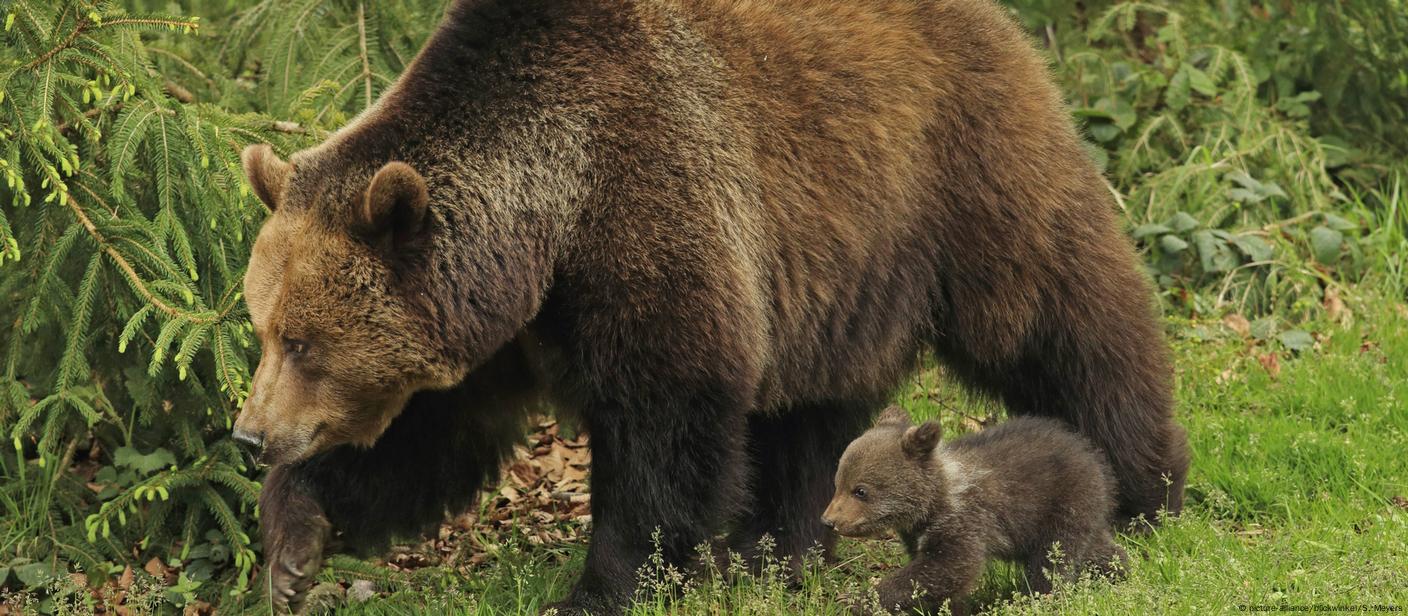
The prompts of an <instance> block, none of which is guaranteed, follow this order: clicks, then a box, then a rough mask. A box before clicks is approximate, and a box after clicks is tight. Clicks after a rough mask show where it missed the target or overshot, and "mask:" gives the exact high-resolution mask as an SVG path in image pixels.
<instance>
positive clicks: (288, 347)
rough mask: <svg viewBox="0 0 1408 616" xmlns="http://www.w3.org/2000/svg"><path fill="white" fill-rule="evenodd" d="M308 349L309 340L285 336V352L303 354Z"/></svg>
mask: <svg viewBox="0 0 1408 616" xmlns="http://www.w3.org/2000/svg"><path fill="white" fill-rule="evenodd" d="M307 351H308V341H306V340H299V339H297V338H284V352H285V353H288V354H289V355H302V354H304V353H305V352H307Z"/></svg>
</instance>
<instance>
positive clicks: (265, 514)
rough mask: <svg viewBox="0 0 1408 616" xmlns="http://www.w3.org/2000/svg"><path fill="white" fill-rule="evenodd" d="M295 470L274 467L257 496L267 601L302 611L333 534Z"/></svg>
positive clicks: (277, 606)
mask: <svg viewBox="0 0 1408 616" xmlns="http://www.w3.org/2000/svg"><path fill="white" fill-rule="evenodd" d="M297 470H298V467H297V466H276V467H274V468H273V469H272V470H270V471H269V476H268V477H267V478H266V479H265V480H264V488H263V490H262V491H261V492H260V493H259V510H260V524H259V526H260V535H261V537H262V539H263V544H264V562H265V566H266V567H267V568H268V575H269V602H270V603H271V604H273V606H274V607H275V609H278V610H288V611H291V612H298V611H299V610H300V609H302V607H303V599H304V597H305V596H306V595H307V593H308V589H309V588H312V586H313V579H314V576H315V575H316V574H317V573H318V570H319V569H321V568H322V566H323V549H324V548H325V547H326V546H327V541H328V538H329V537H330V536H331V534H332V525H331V524H330V523H329V522H328V518H327V516H326V515H325V514H324V512H323V508H322V506H320V505H319V504H318V502H317V501H316V500H314V499H313V496H312V494H311V493H310V491H309V489H308V486H307V485H306V484H305V483H304V482H303V481H302V480H300V478H299V477H298V472H297Z"/></svg>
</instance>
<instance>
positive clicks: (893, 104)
mask: <svg viewBox="0 0 1408 616" xmlns="http://www.w3.org/2000/svg"><path fill="white" fill-rule="evenodd" d="M244 161H245V167H246V171H247V174H248V176H249V180H250V183H251V184H252V186H253V187H254V189H255V191H256V192H257V194H258V195H259V197H260V199H262V200H263V201H264V202H265V203H266V204H268V206H269V207H270V209H271V210H273V214H272V216H270V218H269V220H268V222H267V223H265V225H264V228H263V229H262V231H261V232H260V234H259V238H258V240H257V241H256V243H255V246H254V252H253V256H252V257H251V259H250V264H249V271H248V274H247V278H246V297H247V301H248V304H249V310H250V315H251V317H252V319H253V321H254V324H255V326H256V331H257V333H258V336H259V338H260V340H261V342H262V347H263V357H262V359H261V361H260V364H259V368H258V371H257V373H256V375H255V379H254V387H253V390H252V392H251V395H250V398H249V402H248V404H247V405H246V407H245V409H244V412H243V413H242V414H241V416H240V418H239V422H238V424H237V426H236V437H237V438H240V439H241V440H244V441H247V442H251V443H255V444H259V445H262V447H263V451H264V459H265V461H266V462H268V463H270V464H272V465H273V469H272V471H271V472H270V475H269V478H268V480H267V482H266V483H265V486H264V494H263V496H262V498H261V501H262V511H263V520H262V522H263V532H264V549H265V554H266V557H267V558H268V559H269V562H270V565H271V572H272V574H273V576H274V584H275V588H276V589H277V590H278V593H277V597H278V599H279V600H280V601H283V600H288V601H290V602H292V603H294V604H296V603H297V602H298V599H299V597H300V596H301V594H302V592H303V590H305V589H306V588H307V585H308V583H309V580H310V578H311V575H312V574H313V572H314V571H315V570H316V569H317V567H318V565H319V563H320V559H321V554H322V551H323V548H324V544H325V542H326V540H327V538H328V536H329V529H330V528H331V529H336V530H337V531H339V532H340V533H341V535H342V538H343V539H344V540H345V541H346V542H347V543H348V544H349V545H352V546H354V547H356V546H361V547H368V546H377V545H380V544H382V543H384V541H385V540H386V539H387V538H388V536H389V535H391V534H395V533H407V532H414V531H417V530H420V529H421V528H423V527H424V526H426V525H427V524H429V523H432V522H434V521H436V520H438V519H439V518H440V517H441V515H443V513H444V511H445V509H446V508H454V507H458V506H462V505H464V504H465V503H466V502H468V501H469V500H470V499H471V498H472V497H473V494H474V491H475V489H476V488H477V487H478V486H479V485H481V483H482V482H483V481H485V479H486V478H488V477H491V476H493V474H494V473H495V471H496V468H497V463H498V461H499V459H500V457H501V455H502V454H503V453H504V452H505V451H506V449H507V448H508V447H509V446H510V445H511V444H512V443H513V442H514V441H515V440H516V439H517V438H519V437H520V436H519V435H520V434H521V432H519V425H518V424H519V421H520V418H521V417H522V408H523V405H524V401H525V400H528V399H530V398H531V397H532V396H534V395H536V394H538V393H545V394H546V395H547V396H549V397H550V398H551V399H552V400H553V402H554V403H555V405H557V406H558V407H559V408H570V409H572V410H573V411H575V413H576V414H578V416H580V418H581V420H582V423H583V425H584V427H585V428H586V429H587V430H588V431H589V432H590V434H591V442H592V447H593V460H594V466H593V469H592V470H593V475H592V492H593V503H592V506H593V517H594V520H595V528H594V530H593V538H592V543H591V547H590V548H589V550H588V553H587V562H586V570H585V572H584V573H583V575H582V578H581V580H580V581H579V582H578V583H577V585H576V587H575V588H574V589H573V591H572V592H571V594H570V595H569V596H568V597H567V599H566V601H565V602H564V603H563V604H562V605H561V606H560V607H562V608H564V609H565V610H566V611H568V612H574V611H581V610H583V609H589V610H591V611H594V612H595V613H613V612H616V611H619V610H620V609H621V608H622V607H623V605H624V604H625V602H626V600H627V599H628V597H629V594H630V591H631V589H632V587H633V585H634V583H635V571H636V568H637V566H638V565H640V564H641V563H642V562H643V560H644V558H645V557H646V556H647V554H648V553H649V552H651V550H652V546H651V535H652V532H653V531H654V530H655V529H657V528H658V529H659V530H660V531H661V535H660V536H661V539H662V545H661V547H662V549H663V550H664V552H665V555H666V556H667V557H668V558H669V559H671V560H672V561H674V562H679V561H682V560H685V559H687V558H688V557H689V556H690V555H691V554H693V549H694V547H695V546H696V545H697V544H700V543H703V542H705V541H707V540H709V538H710V537H711V535H712V534H713V533H714V532H715V531H718V530H725V529H726V530H728V531H729V538H730V540H731V542H732V544H733V545H734V546H736V547H739V548H742V549H745V550H746V549H747V548H748V547H749V546H753V545H754V544H755V542H756V540H757V539H758V538H759V537H760V536H761V535H763V534H764V533H769V534H771V535H772V536H773V537H774V538H775V539H776V542H777V546H778V551H779V552H780V553H781V554H782V555H784V556H791V557H798V556H800V555H801V554H802V552H803V551H804V550H806V549H807V548H809V547H810V546H812V545H814V544H817V543H822V544H823V545H825V544H827V543H828V542H829V541H830V537H829V534H828V533H827V532H825V530H824V528H823V527H822V525H821V522H820V513H821V510H822V508H823V507H824V506H825V505H826V502H827V499H828V497H829V496H830V494H831V485H830V484H831V480H832V475H833V473H834V471H835V465H836V460H837V457H838V455H839V454H840V452H841V451H842V449H843V448H844V447H845V445H846V443H848V442H849V441H850V440H851V439H852V438H854V437H855V436H856V435H857V434H859V433H860V432H861V431H862V430H863V429H864V428H865V427H866V426H867V425H868V423H869V418H870V416H871V414H872V413H873V412H874V411H876V410H878V409H879V408H880V407H881V406H883V402H884V401H885V400H886V399H887V398H888V397H889V394H890V393H891V392H892V391H893V389H894V387H895V386H896V385H897V384H898V383H900V382H901V381H902V379H903V378H904V377H905V375H906V374H908V373H909V372H910V370H911V369H912V368H913V367H914V365H915V363H916V358H917V357H918V356H919V354H920V352H921V350H922V349H924V348H926V347H927V348H929V349H932V350H933V351H934V352H935V353H936V354H937V355H938V357H940V358H941V359H942V360H943V361H944V362H945V363H946V364H947V365H948V366H949V367H950V368H951V369H952V371H953V372H954V373H956V374H957V375H959V376H960V377H961V378H963V379H965V380H966V381H967V382H968V383H970V384H972V385H973V386H974V387H976V388H978V389H981V390H983V391H986V392H990V393H992V394H993V395H995V396H997V397H999V398H1000V399H1002V400H1003V401H1004V402H1005V403H1006V405H1007V407H1008V409H1009V411H1010V412H1012V413H1017V414H1036V415H1048V416H1054V417H1059V418H1062V419H1064V420H1066V421H1068V422H1070V424H1072V425H1073V426H1075V427H1076V428H1077V429H1079V430H1080V431H1081V432H1083V433H1084V434H1085V435H1087V436H1088V437H1090V438H1091V440H1092V441H1093V442H1095V443H1096V444H1098V445H1099V446H1101V447H1102V449H1103V450H1104V452H1105V453H1106V455H1108V456H1109V458H1110V462H1111V465H1112V467H1113V468H1114V470H1115V472H1116V474H1117V476H1118V480H1119V492H1120V494H1119V496H1120V503H1121V507H1122V511H1123V513H1124V514H1126V515H1137V514H1145V515H1147V516H1153V514H1154V513H1155V512H1156V511H1157V510H1158V509H1159V508H1160V507H1167V508H1168V509H1169V510H1173V511H1176V510H1178V509H1179V507H1180V505H1181V500H1182V492H1183V479H1184V474H1185V472H1186V468H1187V454H1186V450H1185V448H1186V443H1185V436H1184V433H1183V430H1182V429H1180V428H1179V427H1178V426H1177V425H1176V424H1175V423H1174V422H1173V420H1172V416H1171V407H1172V403H1171V399H1170V393H1169V375H1170V368H1169V363H1168V359H1167V357H1166V352H1165V349H1164V344H1163V342H1162V338H1161V333H1160V329H1159V327H1158V324H1157V322H1156V320H1155V318H1154V312H1153V308H1152V303H1151V297H1150V292H1149V288H1148V286H1147V284H1146V282H1145V280H1144V278H1143V277H1142V275H1141V274H1140V272H1139V271H1138V267H1137V266H1136V260H1135V256H1134V253H1133V251H1132V250H1131V248H1130V245H1129V243H1128V241H1127V240H1126V239H1125V238H1124V237H1122V235H1121V233H1120V230H1119V225H1118V224H1117V222H1116V216H1115V210H1114V205H1113V203H1112V200H1111V197H1110V195H1109V193H1108V192H1107V189H1106V187H1105V185H1104V183H1103V182H1102V180H1101V178H1100V175H1099V173H1098V171H1097V170H1096V168H1095V166H1094V165H1093V164H1092V163H1091V162H1090V160H1089V159H1088V158H1087V156H1086V153H1085V150H1084V149H1083V148H1082V145H1081V142H1080V140H1079V138H1078V137H1077V135H1076V133H1075V131H1074V130H1073V128H1072V124H1071V121H1070V119H1069V116H1068V113H1067V111H1066V109H1065V108H1064V107H1063V105H1062V102H1061V100H1060V97H1059V96H1058V93H1057V91H1056V90H1055V88H1054V87H1053V86H1052V84H1051V81H1050V79H1049V77H1048V76H1047V74H1046V70H1045V67H1044V66H1043V64H1042V61H1041V60H1040V58H1039V57H1038V56H1037V54H1036V53H1034V51H1033V50H1032V49H1031V47H1030V45H1029V43H1028V41H1027V40H1026V39H1025V37H1024V36H1023V34H1022V32H1021V31H1020V30H1019V28H1018V27H1017V26H1015V25H1014V24H1013V23H1012V22H1011V21H1010V20H1009V19H1008V18H1007V16H1005V15H1004V14H1003V12H1002V10H1001V9H1000V8H999V7H998V6H997V5H995V4H994V3H992V2H991V1H989V0H931V1H919V0H826V1H818V0H773V1H771V2H762V1H750V0H460V1H459V2H456V3H455V4H454V6H453V7H452V8H451V9H450V10H449V12H448V14H447V16H446V17H445V19H444V22H443V24H442V25H441V26H440V28H439V29H438V31H437V32H436V33H435V34H434V35H433V37H432V38H431V39H430V41H429V42H428V43H427V44H426V46H425V48H424V50H422V51H421V53H420V55H419V56H418V57H417V58H416V60H415V61H414V62H413V63H412V65H411V67H410V68H409V69H408V70H407V71H406V73H405V74H404V75H402V76H401V77H400V79H399V80H398V81H397V82H396V84H395V85H394V86H393V87H392V88H391V89H390V90H389V91H388V92H387V93H386V94H385V95H384V96H383V97H382V98H381V100H380V101H378V102H377V104H376V105H374V106H373V107H372V108H371V109H368V110H367V111H366V112H365V113H364V114H363V115H362V116H360V117H359V118H357V119H356V120H355V121H354V122H352V123H351V124H350V125H349V126H348V127H346V128H344V129H343V130H341V131H339V132H338V133H336V134H335V135H334V136H333V137H332V138H330V139H329V140H328V141H327V142H326V143H324V144H322V145H320V146H318V147H316V148H313V149H311V150H307V151H303V152H299V153H297V154H294V155H293V156H292V157H291V159H290V161H289V162H284V161H282V160H279V159H278V158H277V157H276V156H275V155H274V154H273V153H272V152H271V151H270V150H269V149H268V148H267V147H262V146H259V147H252V148H250V149H248V150H247V151H246V152H245V157H244Z"/></svg>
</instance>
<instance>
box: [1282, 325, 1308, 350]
mask: <svg viewBox="0 0 1408 616" xmlns="http://www.w3.org/2000/svg"><path fill="white" fill-rule="evenodd" d="M1276 339H1277V340H1280V341H1281V344H1282V345H1283V346H1285V347H1286V348H1287V349H1290V350H1292V351H1295V352H1297V353H1300V352H1303V351H1309V350H1310V349H1313V348H1315V338H1314V337H1312V336H1311V335H1310V334H1308V333H1306V332H1303V331H1301V330H1298V329H1293V330H1290V331H1285V332H1281V335H1279V336H1277V337H1276Z"/></svg>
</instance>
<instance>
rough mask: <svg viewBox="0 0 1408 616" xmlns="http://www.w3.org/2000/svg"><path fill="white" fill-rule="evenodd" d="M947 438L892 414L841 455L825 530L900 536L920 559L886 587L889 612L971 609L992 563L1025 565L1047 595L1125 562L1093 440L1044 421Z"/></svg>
mask: <svg viewBox="0 0 1408 616" xmlns="http://www.w3.org/2000/svg"><path fill="white" fill-rule="evenodd" d="M900 413H903V411H900ZM940 431H941V430H940V428H939V424H938V423H937V422H933V421H930V422H926V423H923V424H920V425H918V426H914V425H910V423H909V420H908V417H886V418H884V419H882V421H881V422H880V423H879V424H877V425H876V427H875V428H873V429H871V430H869V431H867V432H866V433H865V434H863V435H861V437H860V438H858V439H856V440H855V442H853V443H851V445H850V446H849V447H847V448H846V453H845V454H844V455H842V456H841V463H840V467H839V468H838V469H837V471H836V493H835V495H834V496H833V497H832V499H831V503H830V504H829V505H828V506H827V508H826V512H825V513H824V514H823V518H824V520H825V522H826V524H827V525H828V526H832V527H833V528H835V529H836V531H837V532H839V533H841V534H842V535H846V536H852V537H864V536H872V535H875V534H878V533H879V532H881V531H885V530H893V531H896V532H898V533H899V535H900V538H901V539H902V540H903V541H904V544H905V549H906V550H907V551H908V552H909V556H910V563H909V564H908V565H907V566H905V567H903V568H901V569H900V570H898V571H896V572H895V573H893V574H891V575H890V576H888V577H887V578H885V579H884V580H883V581H881V582H880V586H879V589H878V591H879V596H880V605H881V607H883V608H884V609H887V610H892V611H895V612H902V613H910V612H912V611H914V610H915V609H923V610H933V609H937V608H939V607H940V606H942V605H943V604H944V603H945V602H950V608H951V609H952V610H953V612H954V613H963V612H965V611H966V610H967V608H968V607H969V606H968V605H967V603H966V599H967V595H968V593H970V592H971V591H972V590H973V588H974V586H975V585H976V584H977V581H978V579H979V578H980V577H981V576H982V573H983V567H984V565H985V564H986V563H987V561H988V559H990V558H1000V559H1004V560H1011V561H1016V562H1019V563H1022V564H1023V565H1024V566H1025V567H1026V570H1027V580H1028V583H1029V584H1030V587H1031V589H1032V590H1034V591H1037V592H1049V591H1050V590H1051V584H1052V576H1060V577H1066V578H1070V577H1073V576H1075V575H1076V574H1078V573H1079V572H1081V571H1082V570H1084V569H1086V568H1095V569H1097V570H1105V569H1107V568H1108V567H1109V566H1110V565H1112V564H1119V565H1122V564H1123V563H1124V562H1125V560H1126V558H1127V557H1126V555H1125V552H1124V549H1123V548H1121V547H1119V546H1118V545H1116V544H1115V543H1114V537H1113V536H1112V534H1111V531H1110V515H1111V514H1112V513H1113V512H1114V509H1115V500H1114V491H1115V481H1114V477H1113V475H1112V474H1111V473H1110V469H1109V466H1108V464H1107V463H1106V462H1105V460H1104V456H1103V455H1101V454H1100V452H1098V451H1095V450H1094V449H1093V448H1092V447H1091V446H1090V444H1089V443H1088V442H1086V441H1085V439H1083V438H1081V437H1080V436H1079V435H1076V434H1074V433H1072V432H1071V431H1070V430H1069V429H1068V428H1067V427H1065V426H1064V425H1063V424H1061V423H1060V422H1057V421H1054V420H1051V419H1046V418H1040V417H1018V418H1014V419H1012V420H1010V421H1007V422H1004V423H1002V424H1000V425H998V426H996V427H992V428H988V429H986V430H984V431H982V432H979V433H977V434H970V435H968V436H965V437H962V438H959V439H957V440H955V441H952V442H947V443H943V444H940V442H939V440H940ZM1057 546H1059V549H1060V552H1061V554H1062V560H1061V561H1060V563H1059V564H1053V563H1052V560H1051V558H1050V555H1051V554H1052V550H1053V548H1055V547H1057Z"/></svg>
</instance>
